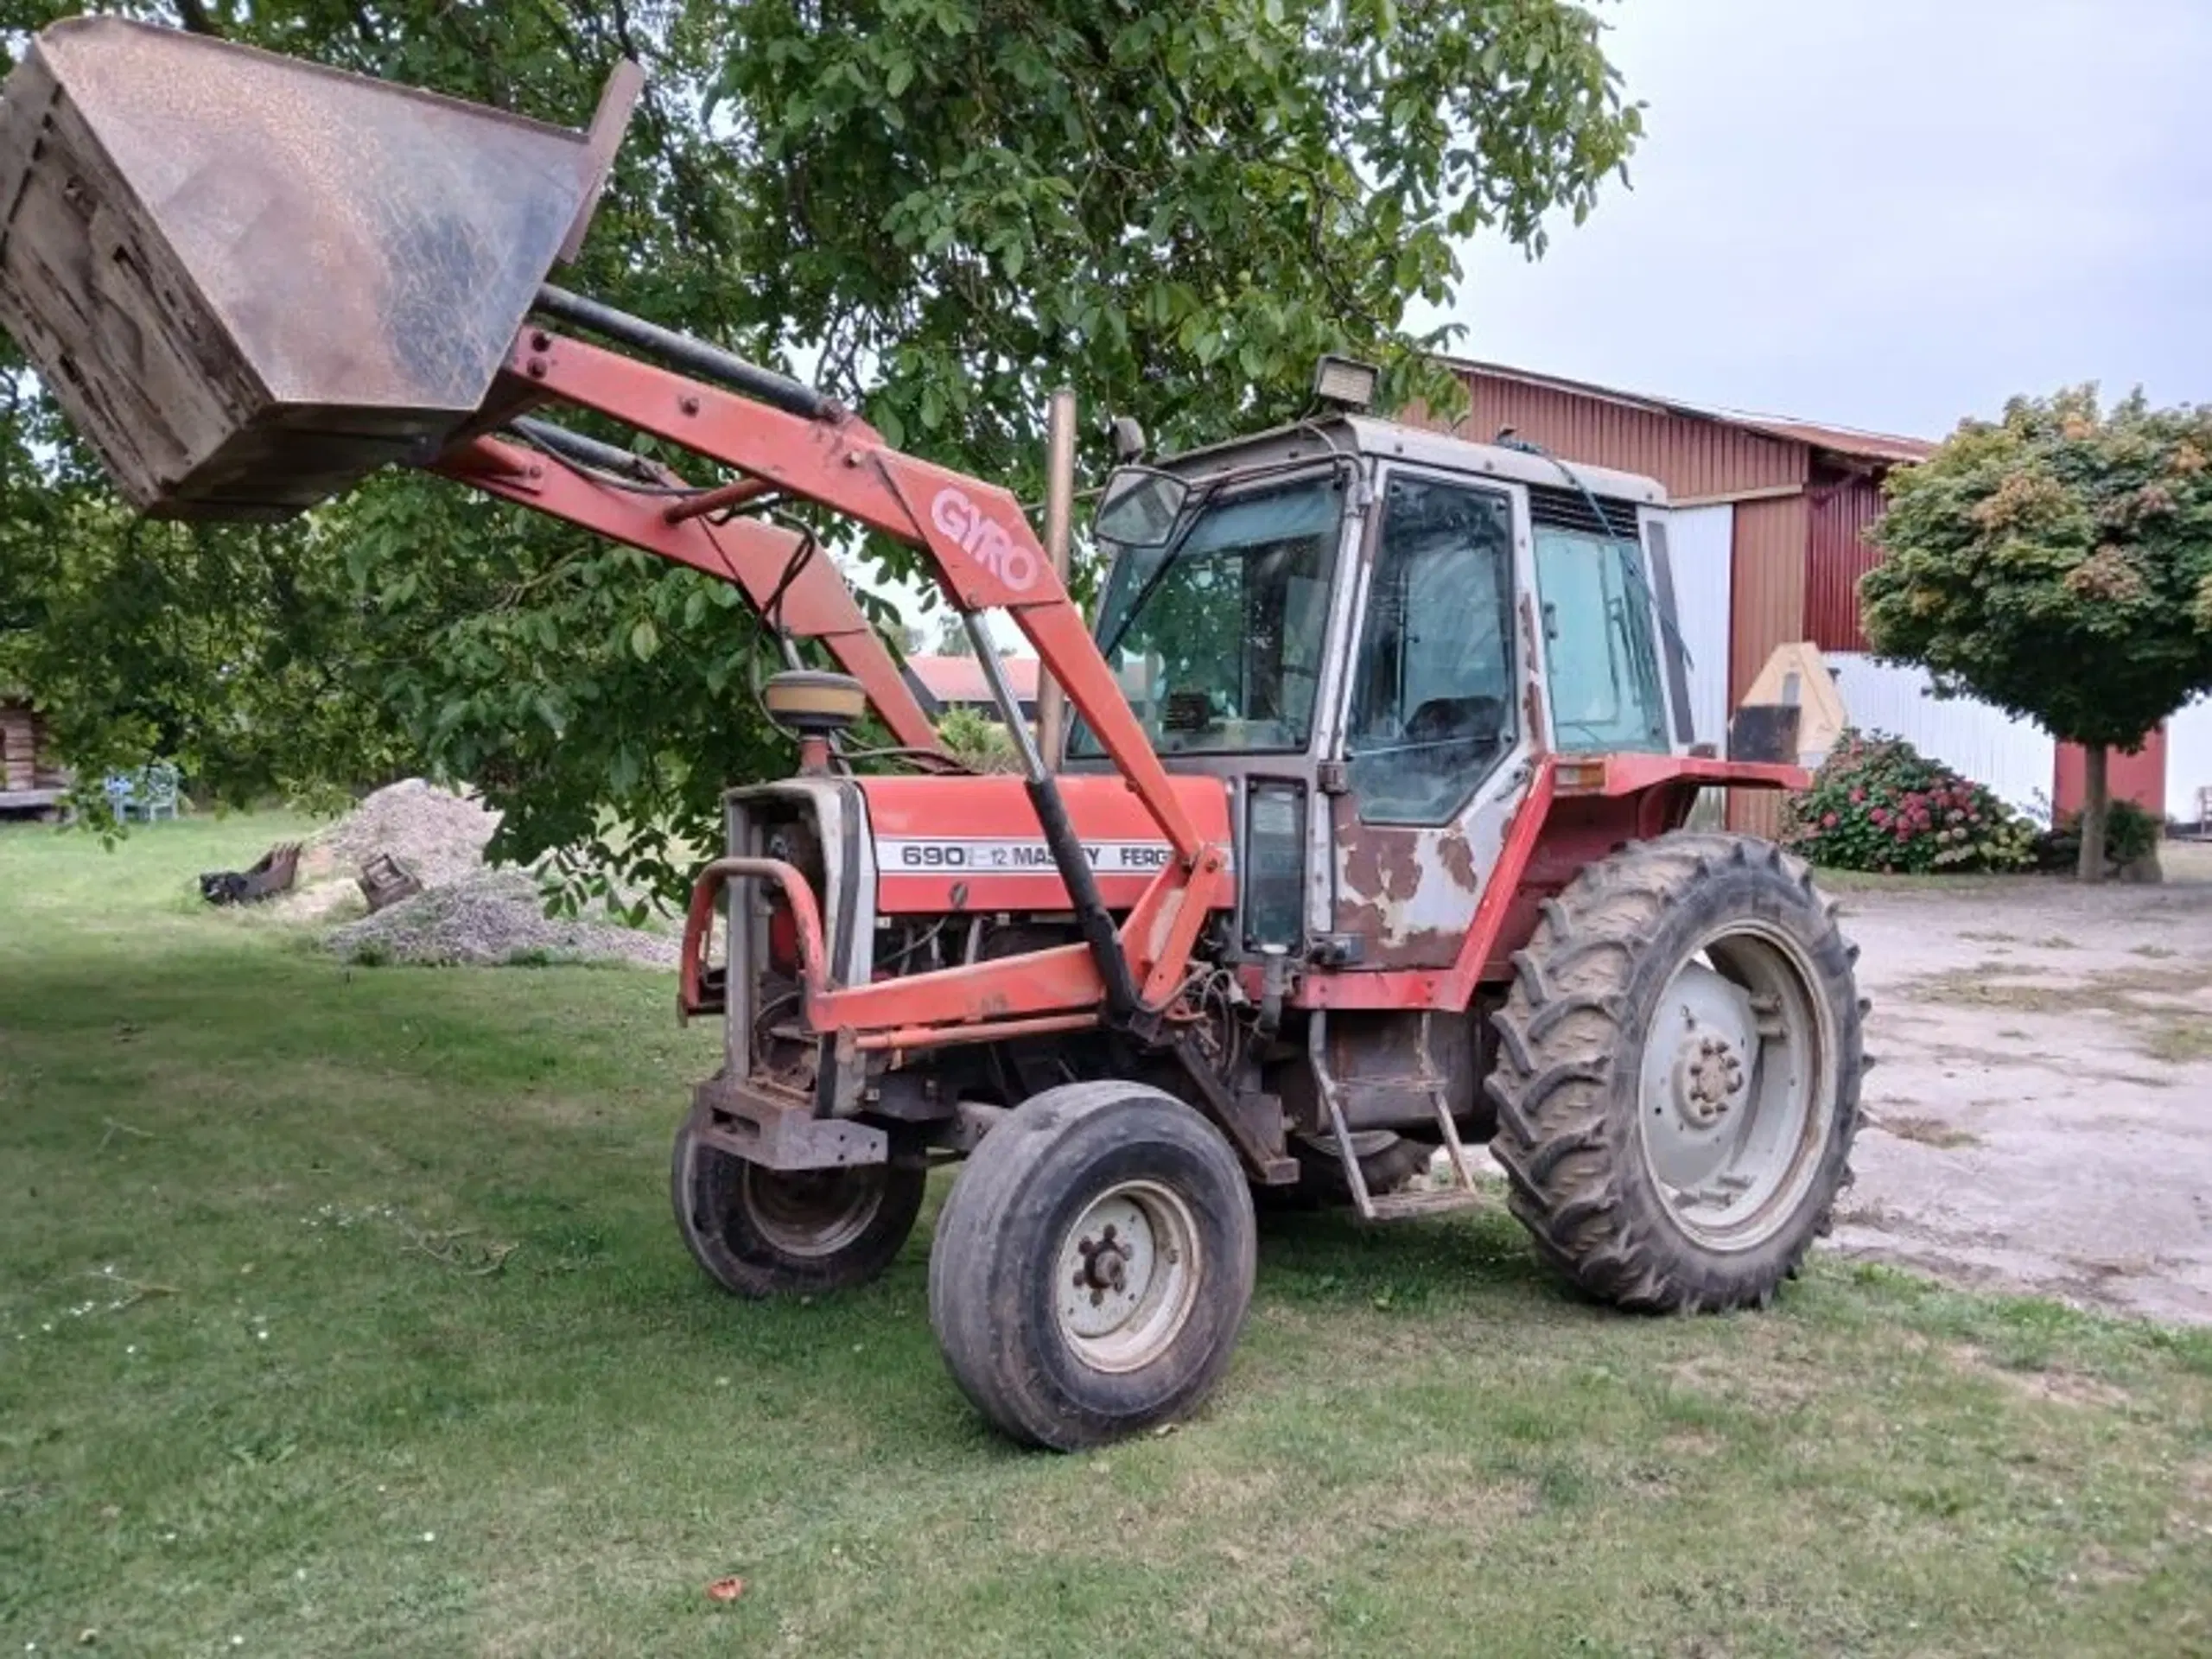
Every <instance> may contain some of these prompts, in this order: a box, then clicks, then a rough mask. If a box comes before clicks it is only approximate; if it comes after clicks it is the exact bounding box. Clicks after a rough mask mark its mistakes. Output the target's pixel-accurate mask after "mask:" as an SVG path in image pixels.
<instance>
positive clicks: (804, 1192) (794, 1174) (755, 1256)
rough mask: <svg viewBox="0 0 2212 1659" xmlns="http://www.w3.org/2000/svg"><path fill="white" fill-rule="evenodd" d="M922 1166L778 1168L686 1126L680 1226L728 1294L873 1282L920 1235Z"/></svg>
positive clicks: (680, 1155) (679, 1165)
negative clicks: (917, 1232) (750, 1159)
mask: <svg viewBox="0 0 2212 1659" xmlns="http://www.w3.org/2000/svg"><path fill="white" fill-rule="evenodd" d="M926 1177H927V1172H926V1171H925V1169H923V1168H922V1166H919V1165H918V1164H917V1165H911V1166H910V1165H906V1164H860V1165H855V1166H850V1167H848V1168H843V1169H805V1170H774V1169H768V1168H766V1167H764V1166H761V1165H759V1164H755V1163H749V1162H747V1160H744V1159H742V1158H740V1157H738V1156H736V1155H735V1154H732V1153H728V1152H724V1151H723V1150H722V1149H721V1147H715V1146H709V1145H708V1144H707V1143H706V1142H705V1141H701V1140H700V1139H699V1138H698V1136H697V1135H696V1134H695V1133H694V1132H693V1130H692V1128H691V1126H690V1124H689V1123H686V1124H685V1125H684V1126H683V1128H682V1129H681V1130H680V1131H678V1133H677V1137H676V1149H675V1154H674V1156H673V1158H672V1159H671V1160H670V1169H669V1187H670V1198H671V1200H672V1202H673V1204H674V1206H675V1210H676V1225H677V1230H678V1231H680V1232H681V1233H682V1234H683V1242H684V1243H685V1244H686V1245H687V1246H688V1247H689V1248H690V1251H691V1255H692V1259H693V1260H695V1261H696V1262H698V1264H699V1265H700V1266H701V1267H702V1268H705V1269H706V1270H707V1274H708V1276H709V1277H710V1278H712V1279H713V1280H714V1281H715V1283H717V1284H719V1285H721V1287H723V1288H724V1289H725V1290H729V1291H733V1292H734V1293H736V1294H738V1295H741V1296H779V1295H788V1294H804V1293H807V1292H812V1291H823V1290H842V1289H845V1288H847V1287H850V1286H854V1285H861V1284H866V1283H867V1282H868V1281H869V1280H871V1279H873V1278H874V1277H875V1276H876V1275H877V1274H880V1273H881V1272H882V1271H883V1270H884V1268H887V1267H888V1266H890V1265H891V1260H892V1258H893V1256H895V1255H898V1254H899V1246H900V1245H902V1244H904V1243H906V1235H907V1234H908V1233H910V1232H912V1230H913V1227H914V1217H915V1216H916V1215H917V1214H918V1212H919V1211H920V1210H921V1207H922V1187H923V1185H924V1182H925V1179H926Z"/></svg>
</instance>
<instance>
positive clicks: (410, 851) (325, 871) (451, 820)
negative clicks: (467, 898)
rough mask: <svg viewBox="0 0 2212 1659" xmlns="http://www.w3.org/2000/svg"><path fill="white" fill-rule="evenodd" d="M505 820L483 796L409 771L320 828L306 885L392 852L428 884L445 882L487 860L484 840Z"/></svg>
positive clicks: (311, 846) (306, 866) (306, 862)
mask: <svg viewBox="0 0 2212 1659" xmlns="http://www.w3.org/2000/svg"><path fill="white" fill-rule="evenodd" d="M498 828H499V814H498V813H497V812H494V811H493V810H491V809H490V808H489V807H487V806H486V805H485V804H483V802H482V801H480V800H478V799H476V798H474V797H473V796H467V795H456V794H454V793H453V792H452V791H450V790H443V789H440V788H439V787H438V786H437V785H435V784H430V783H426V782H424V781H423V779H420V778H409V779H404V781H402V782H399V783H397V784H391V785H386V786H385V788H383V789H380V790H378V791H376V792H375V793H374V794H372V795H370V796H367V797H366V798H364V799H363V800H362V802H361V804H359V806H357V807H355V808H354V809H353V810H352V811H351V812H349V813H347V814H346V816H345V817H342V818H340V820H339V821H338V822H337V823H334V824H332V825H331V826H330V827H329V828H328V829H324V830H321V831H320V832H319V833H317V834H316V835H315V836H314V837H313V838H312V839H311V840H310V841H309V842H308V847H307V850H306V852H305V854H304V855H302V860H301V869H300V880H301V885H302V886H307V885H310V884H311V883H313V882H315V881H323V880H346V881H351V880H353V877H354V875H355V874H357V873H358V872H359V869H360V867H361V866H362V864H364V863H365V862H366V861H368V860H370V859H372V858H374V857H375V856H376V855H378V853H389V854H391V855H392V856H393V857H394V858H396V859H397V860H398V861H400V862H401V863H402V864H404V865H405V866H406V867H407V868H409V869H410V870H412V871H413V872H414V873H415V875H416V879H417V880H420V881H421V882H422V884H423V886H424V887H443V886H445V885H446V884H447V883H448V882H452V881H458V880H461V879H462V878H464V877H466V876H470V875H474V874H476V873H477V872H478V871H479V870H481V869H482V868H484V843H485V842H487V841H489V840H491V839H492V832H493V830H495V829H498Z"/></svg>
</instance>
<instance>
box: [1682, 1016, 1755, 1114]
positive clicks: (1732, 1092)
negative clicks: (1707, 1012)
mask: <svg viewBox="0 0 2212 1659" xmlns="http://www.w3.org/2000/svg"><path fill="white" fill-rule="evenodd" d="M1673 1083H1674V1089H1673V1094H1674V1103H1675V1112H1676V1113H1677V1114H1678V1115H1680V1116H1681V1119H1682V1121H1683V1122H1686V1123H1688V1124H1689V1125H1690V1126H1691V1127H1692V1128H1700V1129H1709V1128H1712V1127H1713V1125H1714V1124H1716V1123H1718V1122H1720V1121H1721V1119H1723V1118H1724V1117H1726V1116H1727V1115H1728V1113H1729V1111H1730V1110H1731V1109H1732V1108H1734V1107H1736V1106H1738V1105H1739V1104H1740V1103H1742V1099H1743V1095H1744V1086H1745V1068H1744V1057H1743V1055H1742V1053H1741V1052H1739V1051H1738V1048H1737V1046H1736V1045H1735V1044H1734V1043H1733V1042H1732V1041H1730V1040H1729V1039H1727V1038H1726V1037H1722V1036H1717V1035H1715V1034H1713V1033H1711V1032H1709V1031H1703V1030H1698V1029H1693V1030H1692V1031H1691V1032H1690V1033H1688V1034H1687V1035H1686V1036H1685V1037H1684V1038H1683V1039H1682V1042H1681V1047H1680V1048H1679V1049H1677V1050H1676V1052H1675V1067H1674V1076H1673Z"/></svg>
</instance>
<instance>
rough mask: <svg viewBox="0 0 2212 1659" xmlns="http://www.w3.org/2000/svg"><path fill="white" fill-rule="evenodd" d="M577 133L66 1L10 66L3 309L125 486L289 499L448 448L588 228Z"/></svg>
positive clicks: (630, 93) (588, 165) (202, 503)
mask: <svg viewBox="0 0 2212 1659" xmlns="http://www.w3.org/2000/svg"><path fill="white" fill-rule="evenodd" d="M625 69H626V72H627V73H622V74H618V76H617V77H616V79H615V81H614V82H613V83H612V84H611V85H610V87H609V96H608V98H607V100H606V101H605V102H603V103H602V105H601V118H600V119H599V120H598V121H596V122H594V126H593V130H592V131H591V132H590V133H588V134H587V133H578V132H571V131H569V130H566V129H563V128H559V127H551V126H545V125H543V124H539V123H537V122H535V121H529V120H524V119H523V118H519V117H517V116H513V115H509V114H506V113H504V112H502V111H497V110H491V109H486V108H482V107H480V106H478V105H473V104H466V103H461V102H457V101H455V100H454V99H445V98H439V97H435V96H433V95H431V94H429V93H426V92H416V91H415V90H413V89H411V88H408V87H403V86H391V85H388V84H386V83H385V82H381V81H377V80H372V79H365V78H362V77H359V76H355V75H349V74H344V73H339V72H337V71H335V70H330V69H325V68H322V67H319V66H317V65H314V64H308V63H302V62H297V61H295V60H291V59H289V58H283V57H277V56H274V55H271V54H268V53H264V52H257V51H254V50H252V49H251V48H245V47H239V46H233V45H230V44H228V43H226V42H224V41H215V40H210V39H207V38H206V37H204V36H200V35H188V34H181V33H179V32H177V31H175V30H172V29H156V28H151V27H148V26H145V25H142V24H137V23H130V22H124V21H122V20H120V19H118V18H112V17H79V18H75V19H73V20H71V21H69V22H61V23H57V24H55V25H54V27H52V28H50V29H47V30H46V31H45V32H44V33H43V34H41V35H39V36H38V37H37V39H36V41H35V42H34V44H33V46H32V48H31V49H30V51H29V54H27V55H26V56H25V58H24V60H23V61H22V64H21V65H20V66H19V67H17V68H16V70H15V72H14V73H12V74H10V76H9V77H8V79H7V82H6V84H5V86H4V87H0V323H4V325H5V326H6V327H7V328H8V330H9V332H10V334H13V335H14V336H15V337H16V340H17V341H18V343H20V344H21V346H22V348H23V351H24V353H25V354H26V355H27V356H28V357H29V359H30V361H31V363H32V365H34V366H35V368H36V369H37V370H38V372H39V373H40V374H41V376H42V377H44V378H45V381H46V383H47V385H48V386H49V387H50V388H51V389H52V390H53V391H54V396H55V397H57V398H59V399H60V403H61V405H62V408H63V409H64V410H66V411H67V414H68V415H69V416H70V418H71V420H72V421H73V423H74V424H75V425H76V428H77V429H78V431H79V433H80V434H82V435H84V437H85V438H86V439H87V440H88V441H89V442H91V444H92V447H93V448H95V449H96V450H98V451H99V454H100V457H101V459H102V460H103V461H105V463H106V466H107V467H108V470H109V471H110V473H111V474H112V475H113V477H114V479H115V481H116V483H117V485H118V486H119V487H120V488H121V490H122V492H123V493H124V495H125V496H127V497H128V498H129V499H130V500H131V501H132V502H133V503H134V504H135V505H137V506H139V507H141V508H143V509H144V510H146V511H148V512H155V513H159V514H162V515H165V516H170V517H179V518H282V517H284V516H286V515H288V514H290V513H294V512H298V511H300V510H301V509H302V508H303V507H307V506H310V505H314V504H315V502H317V501H320V500H322V499H326V498H327V497H329V496H331V495H334V494H336V493H339V492H340V491H342V490H344V489H346V488H347V487H349V486H352V485H353V483H355V482H356V481H358V480H359V479H360V478H361V477H362V476H363V475H365V474H367V473H369V472H372V471H373V470H374V469H375V468H377V467H381V466H383V465H385V464H386V463H387V462H391V461H422V460H426V459H428V458H429V456H430V455H432V454H435V452H436V451H437V450H438V449H439V448H442V447H443V446H444V444H445V443H446V442H447V441H448V440H449V439H450V438H451V437H452V436H453V435H454V433H455V431H456V430H457V429H460V428H461V426H462V425H463V424H464V423H467V422H468V420H469V419H470V417H471V416H474V414H475V413H476V412H477V411H478V410H479V408H480V406H481V405H482V404H484V402H485V400H486V397H487V396H488V395H489V394H490V392H491V390H492V387H493V382H494V380H495V378H497V376H498V373H499V367H500V365H501V363H502V362H503V361H504V359H505V355H506V353H507V350H508V347H509V346H511V345H512V342H513V340H514V335H515V331H516V329H517V328H518V327H519V326H520V325H521V323H522V321H523V318H524V315H526V314H527V313H528V311H529V309H530V306H531V298H532V296H534V295H535V294H536V293H537V288H538V285H539V284H540V283H542V282H543V280H544V278H545V277H546V275H547V273H548V272H549V271H550V270H551V268H552V266H553V265H554V264H555V262H556V259H558V258H560V257H565V256H566V254H567V253H568V252H572V251H573V247H574V244H575V242H576V241H578V240H581V238H582V229H583V226H584V225H585V223H586V222H587V221H588V218H589V216H590V213H591V211H592V208H593V207H594V205H595V203H596V201H597V198H598V193H599V188H600V186H601V181H602V180H603V178H604V175H605V172H606V168H607V163H608V162H609V161H610V160H611V158H612V155H613V147H614V143H616V141H617V140H618V139H619V137H620V128H621V125H622V124H623V122H624V120H625V119H626V117H627V114H628V99H631V98H633V97H634V95H635V80H634V78H633V77H634V71H629V70H628V67H627V66H625Z"/></svg>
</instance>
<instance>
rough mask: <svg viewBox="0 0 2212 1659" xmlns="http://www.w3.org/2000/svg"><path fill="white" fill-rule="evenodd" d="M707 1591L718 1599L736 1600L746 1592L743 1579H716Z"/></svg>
mask: <svg viewBox="0 0 2212 1659" xmlns="http://www.w3.org/2000/svg"><path fill="white" fill-rule="evenodd" d="M707 1593H708V1594H709V1596H711V1597H713V1598H714V1599H715V1600H716V1601H735V1600H736V1599H738V1598H739V1597H740V1596H741V1595H743V1594H744V1593H745V1580H743V1579H716V1580H715V1581H714V1582H713V1583H712V1584H710V1585H709V1586H707Z"/></svg>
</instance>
